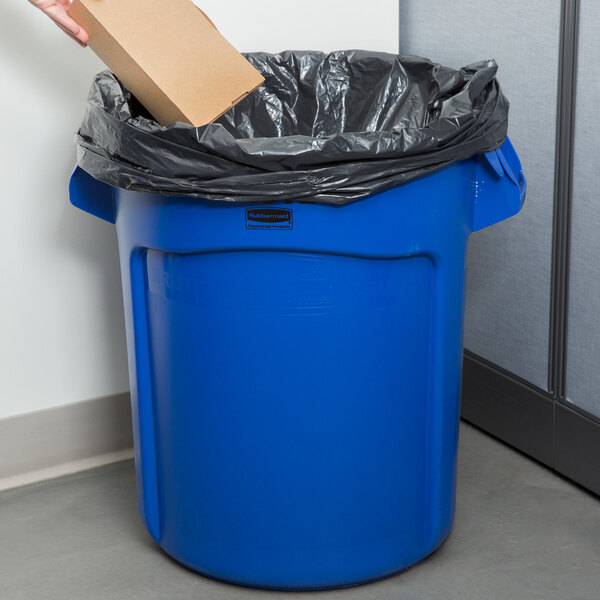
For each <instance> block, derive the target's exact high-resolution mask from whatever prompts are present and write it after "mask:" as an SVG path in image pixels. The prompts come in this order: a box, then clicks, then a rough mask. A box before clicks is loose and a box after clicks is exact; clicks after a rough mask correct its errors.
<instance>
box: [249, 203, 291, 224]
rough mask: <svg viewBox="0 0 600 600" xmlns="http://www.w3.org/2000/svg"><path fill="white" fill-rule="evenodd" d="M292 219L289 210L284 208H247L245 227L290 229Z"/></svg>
mask: <svg viewBox="0 0 600 600" xmlns="http://www.w3.org/2000/svg"><path fill="white" fill-rule="evenodd" d="M293 226H294V219H293V214H292V211H291V210H288V209H285V208H247V209H246V228H247V229H292V227H293Z"/></svg>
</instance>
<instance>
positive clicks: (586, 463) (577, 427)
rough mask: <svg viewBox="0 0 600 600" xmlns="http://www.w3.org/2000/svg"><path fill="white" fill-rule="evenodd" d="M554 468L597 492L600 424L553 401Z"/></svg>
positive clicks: (598, 490) (599, 470) (599, 466)
mask: <svg viewBox="0 0 600 600" xmlns="http://www.w3.org/2000/svg"><path fill="white" fill-rule="evenodd" d="M555 454H556V460H555V468H556V470H557V471H558V472H559V473H561V474H563V475H566V476H567V477H569V478H570V479H573V481H576V482H577V483H579V484H580V485H582V486H583V487H585V488H587V489H588V490H591V491H592V492H594V493H596V494H599V495H600V423H598V421H597V420H596V419H593V418H590V417H587V416H586V415H584V414H582V413H580V412H579V411H577V410H574V409H572V408H570V407H569V406H567V405H565V404H563V403H561V402H557V403H556V450H555Z"/></svg>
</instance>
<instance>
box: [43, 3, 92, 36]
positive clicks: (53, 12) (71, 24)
mask: <svg viewBox="0 0 600 600" xmlns="http://www.w3.org/2000/svg"><path fill="white" fill-rule="evenodd" d="M44 12H45V13H46V14H47V15H48V16H49V17H50V18H51V19H52V20H53V21H54V22H55V23H56V24H57V25H58V26H59V27H61V29H63V31H65V32H66V33H68V34H69V35H71V37H73V38H74V39H75V40H77V41H78V42H80V44H82V45H85V44H87V42H88V40H89V39H90V36H89V35H88V32H87V31H86V30H85V29H83V28H82V27H80V26H79V25H78V24H77V23H76V22H75V21H74V20H73V19H72V18H71V17H70V16H69V15H68V13H67V11H66V9H65V7H63V6H60V5H53V6H49V7H48V8H46V9H45V10H44Z"/></svg>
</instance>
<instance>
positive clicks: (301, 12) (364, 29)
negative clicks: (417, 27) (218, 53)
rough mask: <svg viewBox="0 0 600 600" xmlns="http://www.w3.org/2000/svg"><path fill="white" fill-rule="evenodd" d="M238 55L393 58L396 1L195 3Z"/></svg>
mask: <svg viewBox="0 0 600 600" xmlns="http://www.w3.org/2000/svg"><path fill="white" fill-rule="evenodd" d="M194 2H195V4H197V5H198V6H199V7H200V8H201V9H202V10H203V11H204V12H205V13H206V14H207V15H208V16H209V17H210V19H211V20H212V21H213V23H214V24H215V25H216V26H217V28H218V29H219V31H220V32H221V33H222V34H223V35H224V36H225V37H226V38H227V39H228V40H229V41H230V42H231V43H232V44H233V45H234V46H235V47H236V48H237V49H238V50H239V51H240V52H246V51H247V52H254V51H259V50H264V51H265V52H279V51H281V50H324V51H331V50H346V49H350V48H364V49H369V50H380V51H382V52H398V0H370V1H369V2H365V1H364V0H301V1H298V2H286V0H194Z"/></svg>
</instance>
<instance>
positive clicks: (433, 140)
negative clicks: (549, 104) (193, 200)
mask: <svg viewBox="0 0 600 600" xmlns="http://www.w3.org/2000/svg"><path fill="white" fill-rule="evenodd" d="M246 56H247V57H248V59H249V60H250V62H252V64H254V65H255V66H256V68H257V69H258V70H259V71H260V72H261V73H262V74H263V75H264V77H265V79H266V81H265V84H264V85H263V86H262V87H261V88H259V90H257V91H256V92H254V93H253V94H251V95H250V96H249V97H247V98H245V99H244V100H242V102H240V103H239V104H237V105H236V106H234V107H233V108H232V109H231V110H230V111H229V112H228V113H226V114H225V115H224V116H223V117H221V118H220V119H219V120H218V121H217V122H216V123H212V124H210V125H205V126H203V127H199V128H194V127H192V126H191V125H186V124H183V123H175V124H174V125H171V126H169V127H160V125H158V124H157V123H156V122H155V121H154V120H153V119H152V117H151V116H150V115H149V114H148V113H147V112H145V111H144V109H143V107H142V106H141V105H140V104H139V102H137V100H136V99H135V98H133V97H132V95H131V94H130V93H129V91H128V90H127V89H125V87H124V86H123V85H122V84H121V83H120V82H119V81H118V80H117V79H116V78H115V76H114V75H112V74H111V73H110V72H108V71H105V72H103V73H100V74H99V75H97V76H96V78H95V79H94V82H93V85H92V89H91V91H90V95H89V98H88V102H87V105H86V109H85V114H84V116H83V121H82V123H81V127H80V129H79V132H78V133H77V135H76V142H77V145H78V164H79V166H80V167H82V168H83V169H84V170H86V171H87V172H88V173H90V174H91V175H92V176H94V177H95V178H96V179H99V180H101V181H104V182H105V183H108V184H110V185H113V186H116V187H121V188H125V189H129V190H137V191H144V192H152V193H158V194H163V195H176V196H191V197H198V198H204V199H207V200H215V201H228V202H281V201H286V200H299V201H306V202H315V203H322V204H337V205H341V204H346V203H348V202H352V201H355V200H358V199H361V198H364V197H366V196H369V195H371V194H373V193H375V192H380V191H383V190H386V189H388V188H391V187H393V186H396V185H399V184H401V183H404V182H407V181H410V180H412V179H415V178H417V177H420V176H422V175H425V174H428V173H431V172H433V171H436V170H438V169H441V168H443V167H445V166H446V165H448V164H450V163H452V162H454V161H456V160H462V159H466V158H470V157H471V156H473V155H474V154H477V153H479V152H487V151H490V150H494V149H496V148H497V147H499V146H500V145H501V144H502V142H503V141H504V140H505V138H506V134H507V121H508V109H509V104H508V101H507V100H506V98H505V97H504V95H503V94H502V91H501V89H500V85H499V84H498V82H497V80H496V72H497V65H496V63H495V62H494V61H491V60H490V61H483V62H478V63H474V64H471V65H469V66H466V67H464V68H462V69H460V70H455V69H450V68H447V67H443V66H441V65H439V64H437V63H434V62H431V61H429V60H427V59H424V58H420V57H416V56H404V57H401V56H396V55H393V54H384V53H379V52H377V53H376V52H367V51H360V50H350V51H339V52H333V53H331V54H324V53H320V52H283V53H281V54H274V55H273V54H266V53H252V54H248V55H246Z"/></svg>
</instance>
